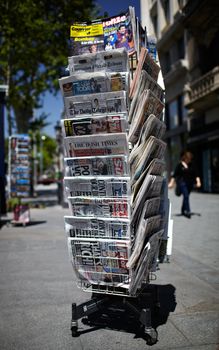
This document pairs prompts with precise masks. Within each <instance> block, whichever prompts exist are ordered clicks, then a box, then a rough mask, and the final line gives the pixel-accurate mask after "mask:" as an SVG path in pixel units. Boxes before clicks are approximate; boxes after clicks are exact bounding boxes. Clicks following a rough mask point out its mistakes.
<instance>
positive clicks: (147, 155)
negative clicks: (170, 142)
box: [130, 136, 166, 184]
mask: <svg viewBox="0 0 219 350" xmlns="http://www.w3.org/2000/svg"><path fill="white" fill-rule="evenodd" d="M165 149H166V143H165V142H163V141H161V140H159V139H157V138H156V137H154V136H150V137H149V138H148V140H147V141H146V142H145V143H142V144H141V145H140V146H139V147H138V148H136V149H133V151H132V154H131V155H130V170H131V175H132V182H133V184H134V183H135V181H137V180H138V178H139V177H140V176H141V174H142V173H143V172H144V171H145V169H146V168H147V166H148V165H149V163H150V162H151V160H152V159H153V158H158V159H163V157H164V153H165Z"/></svg>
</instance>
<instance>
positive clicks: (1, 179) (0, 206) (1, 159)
mask: <svg viewBox="0 0 219 350" xmlns="http://www.w3.org/2000/svg"><path fill="white" fill-rule="evenodd" d="M7 92H8V85H0V215H1V214H6V212H7V210H6V195H5V182H6V181H5V179H6V177H5V147H4V141H5V140H4V107H5V96H6V94H7Z"/></svg>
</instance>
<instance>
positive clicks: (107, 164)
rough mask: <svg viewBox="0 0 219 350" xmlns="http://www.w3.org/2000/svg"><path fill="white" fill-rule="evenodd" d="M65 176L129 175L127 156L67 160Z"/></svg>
mask: <svg viewBox="0 0 219 350" xmlns="http://www.w3.org/2000/svg"><path fill="white" fill-rule="evenodd" d="M64 162H65V176H89V175H113V176H126V175H129V167H128V159H127V156H123V155H121V156H100V157H78V158H65V159H64Z"/></svg>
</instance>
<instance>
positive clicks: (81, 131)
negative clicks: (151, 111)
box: [61, 114, 128, 137]
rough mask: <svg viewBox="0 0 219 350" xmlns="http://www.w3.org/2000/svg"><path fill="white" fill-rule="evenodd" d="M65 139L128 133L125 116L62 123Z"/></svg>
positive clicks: (65, 120) (81, 118)
mask: <svg viewBox="0 0 219 350" xmlns="http://www.w3.org/2000/svg"><path fill="white" fill-rule="evenodd" d="M61 123H62V130H63V135H64V137H68V136H81V135H93V134H95V135H97V134H103V133H104V134H107V133H109V134H111V133H117V132H120V133H121V132H126V130H127V128H128V124H127V121H126V115H125V114H118V115H106V116H95V117H92V116H91V117H89V116H88V117H80V118H74V119H64V120H62V121H61Z"/></svg>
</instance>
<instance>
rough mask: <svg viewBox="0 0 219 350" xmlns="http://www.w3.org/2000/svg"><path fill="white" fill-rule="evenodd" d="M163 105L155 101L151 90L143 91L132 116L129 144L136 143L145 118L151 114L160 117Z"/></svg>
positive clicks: (155, 98)
mask: <svg viewBox="0 0 219 350" xmlns="http://www.w3.org/2000/svg"><path fill="white" fill-rule="evenodd" d="M163 108H164V104H163V103H162V102H161V101H160V100H158V99H157V97H156V96H155V95H154V94H153V92H152V91H151V90H144V91H143V92H142V94H141V96H140V97H139V104H138V106H137V109H136V113H135V115H134V116H133V119H132V123H131V126H130V130H129V142H132V143H136V142H137V141H138V138H139V136H140V133H141V130H142V128H143V125H144V123H145V121H146V120H147V118H148V117H149V116H150V115H151V114H153V115H154V116H156V117H158V118H159V117H160V115H161V113H162V111H163Z"/></svg>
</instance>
